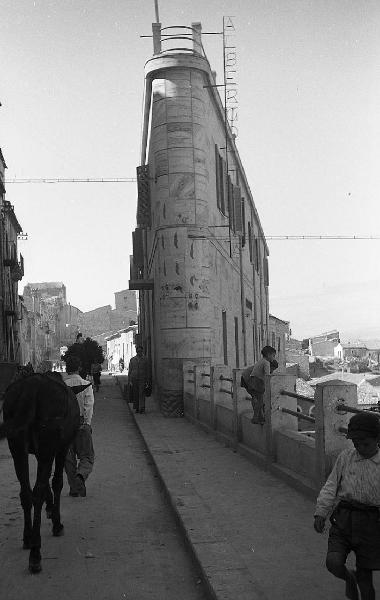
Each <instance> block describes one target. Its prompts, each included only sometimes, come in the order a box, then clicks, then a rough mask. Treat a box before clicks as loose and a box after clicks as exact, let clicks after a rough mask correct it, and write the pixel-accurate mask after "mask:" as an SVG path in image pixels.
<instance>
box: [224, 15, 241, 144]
mask: <svg viewBox="0 0 380 600" xmlns="http://www.w3.org/2000/svg"><path fill="white" fill-rule="evenodd" d="M234 18H235V17H231V16H226V17H223V62H224V85H225V87H224V90H225V91H224V103H225V111H226V119H227V121H228V124H229V126H230V129H231V132H232V134H233V135H234V136H235V137H237V135H238V133H239V131H238V128H237V126H236V122H237V120H238V89H237V52H236V29H235V24H234Z"/></svg>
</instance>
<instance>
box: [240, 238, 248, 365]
mask: <svg viewBox="0 0 380 600" xmlns="http://www.w3.org/2000/svg"><path fill="white" fill-rule="evenodd" d="M239 263H240V302H241V328H242V333H243V358H244V366H246V365H247V339H246V337H247V335H246V326H245V301H244V300H245V292H244V277H243V249H242V245H241V237H240V235H239Z"/></svg>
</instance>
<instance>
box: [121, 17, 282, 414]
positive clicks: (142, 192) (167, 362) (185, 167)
mask: <svg viewBox="0 0 380 600" xmlns="http://www.w3.org/2000/svg"><path fill="white" fill-rule="evenodd" d="M201 29H202V28H201V24H200V23H193V24H192V26H191V28H188V27H184V28H180V27H179V28H170V30H166V29H165V30H164V31H163V30H162V29H161V25H160V24H159V23H155V24H154V25H153V48H154V55H153V57H152V58H151V59H149V60H148V61H147V63H146V65H145V90H144V98H145V106H144V122H143V137H142V155H141V164H140V166H139V167H138V168H137V182H138V205H137V227H136V229H135V231H134V233H133V256H132V257H131V277H130V284H129V288H130V289H132V290H138V291H139V322H138V325H139V339H140V341H141V343H142V344H143V345H144V347H145V350H146V353H147V355H148V356H149V358H150V360H151V364H152V376H153V382H154V387H155V391H156V393H157V397H158V398H160V401H161V408H162V410H163V412H164V413H165V414H167V415H173V416H175V415H179V414H181V413H182V406H183V397H182V396H183V394H182V389H183V372H182V371H183V362H184V361H185V360H192V361H193V362H194V363H199V364H203V363H208V364H220V363H221V364H228V365H232V366H234V367H235V366H236V367H242V366H245V365H247V364H250V363H253V362H254V361H255V360H257V358H258V357H259V356H260V350H261V348H262V347H263V346H264V345H266V344H271V345H273V346H275V347H276V348H277V349H278V350H279V351H280V352H279V354H280V361H283V362H284V361H285V358H284V345H285V337H286V336H287V335H288V334H289V323H287V322H286V321H283V320H281V319H278V318H276V317H271V316H270V314H269V266H268V265H269V262H268V259H269V250H268V246H267V243H266V240H265V236H264V232H263V228H262V225H261V222H260V218H259V215H258V211H257V208H256V205H255V200H254V194H253V192H252V190H251V188H250V185H249V182H248V178H247V176H246V173H245V170H244V167H243V164H242V161H241V158H240V155H239V152H238V149H237V146H236V139H235V135H234V133H233V129H231V127H230V125H229V122H228V118H227V115H226V112H227V109H226V110H225V107H224V106H223V104H222V101H221V97H220V95H219V92H218V84H217V83H216V74H215V72H213V71H212V69H211V66H210V64H209V62H208V60H207V57H206V55H205V53H204V50H203V45H202V32H201ZM168 31H170V35H167V32H168ZM189 31H190V33H189ZM227 97H228V95H227Z"/></svg>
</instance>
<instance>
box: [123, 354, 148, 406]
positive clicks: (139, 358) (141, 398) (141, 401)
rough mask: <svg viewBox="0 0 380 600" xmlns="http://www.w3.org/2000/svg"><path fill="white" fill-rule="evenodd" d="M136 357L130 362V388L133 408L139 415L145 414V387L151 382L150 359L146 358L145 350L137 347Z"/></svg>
mask: <svg viewBox="0 0 380 600" xmlns="http://www.w3.org/2000/svg"><path fill="white" fill-rule="evenodd" d="M136 353H137V354H136V356H133V357H132V358H131V360H130V361H129V367H128V387H129V389H130V396H129V397H130V399H131V401H132V402H133V408H134V409H135V411H136V412H137V413H144V412H145V386H146V385H147V384H149V382H150V372H149V363H148V359H147V358H146V357H145V356H144V348H143V347H142V346H137V348H136Z"/></svg>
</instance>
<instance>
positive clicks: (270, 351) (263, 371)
mask: <svg viewBox="0 0 380 600" xmlns="http://www.w3.org/2000/svg"><path fill="white" fill-rule="evenodd" d="M261 354H262V355H263V358H261V359H260V360H259V361H257V362H256V363H255V364H254V365H252V366H250V367H247V368H246V369H244V371H243V374H242V376H241V386H242V387H244V388H245V389H246V390H247V392H248V394H250V396H251V398H252V408H253V418H252V419H251V423H256V424H260V425H263V424H264V422H265V414H264V393H265V377H266V375H270V374H271V373H272V371H273V370H274V369H276V368H277V367H278V363H277V361H276V360H275V357H276V350H275V349H274V348H272V346H265V347H264V348H263V349H262V350H261ZM271 365H272V368H271Z"/></svg>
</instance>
